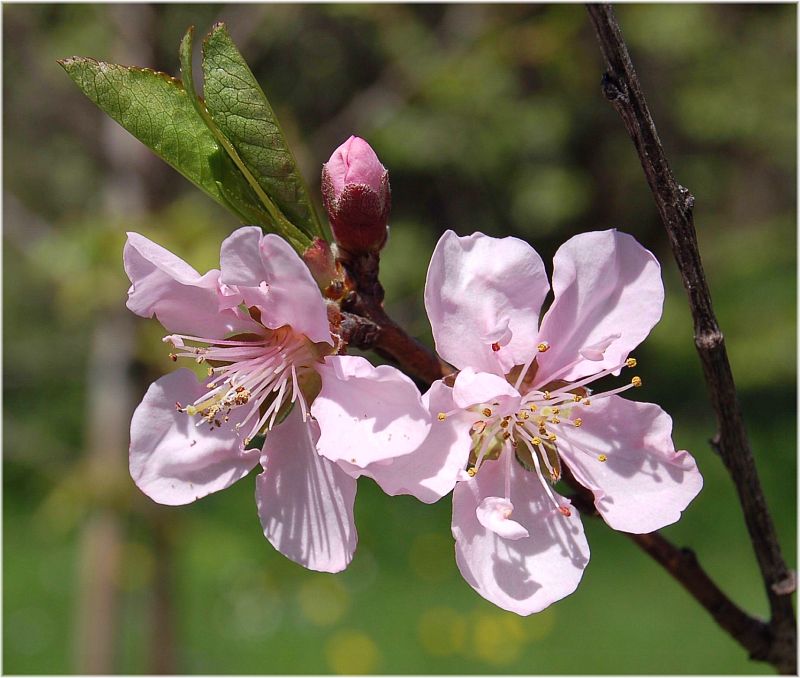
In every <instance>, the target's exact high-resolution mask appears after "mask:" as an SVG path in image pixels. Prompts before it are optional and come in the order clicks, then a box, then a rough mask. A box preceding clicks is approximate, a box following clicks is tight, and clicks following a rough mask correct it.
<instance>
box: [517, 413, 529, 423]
mask: <svg viewBox="0 0 800 678" xmlns="http://www.w3.org/2000/svg"><path fill="white" fill-rule="evenodd" d="M517 416H518V417H519V418H520V419H522V421H527V420H528V419H529V418H530V416H531V413H530V412H527V411H526V410H520V412H519V414H517Z"/></svg>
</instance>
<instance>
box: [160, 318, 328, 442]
mask: <svg viewBox="0 0 800 678" xmlns="http://www.w3.org/2000/svg"><path fill="white" fill-rule="evenodd" d="M163 341H164V342H167V343H170V344H172V345H173V346H174V347H175V348H176V349H178V351H176V352H174V353H170V358H172V360H177V359H178V358H191V359H193V360H194V361H195V362H197V363H198V364H203V363H205V364H208V365H209V367H208V380H207V381H206V384H205V386H206V388H207V389H208V392H207V393H204V394H203V395H202V396H201V397H200V398H198V399H197V400H195V401H194V402H193V403H191V404H190V405H187V406H185V407H184V406H182V405H181V404H180V403H176V407H177V408H178V410H179V411H181V412H186V414H188V415H189V416H196V415H200V419H199V420H198V422H197V425H198V426H199V425H201V424H203V423H206V424H208V425H209V426H210V427H211V428H212V429H213V428H220V427H221V426H223V425H224V424H225V423H227V422H228V421H229V419H230V415H231V412H232V411H233V410H234V409H235V408H237V407H244V406H247V407H248V409H249V413H248V414H247V415H246V416H245V418H244V419H243V420H242V421H240V422H239V423H237V424H236V425H235V426H234V430H235V431H236V432H237V433H239V432H240V431H244V432H245V433H244V436H245V437H244V444H245V445H247V444H249V443H250V441H251V440H252V439H253V438H254V437H255V436H257V435H258V434H260V433H265V432H267V431H269V430H270V429H271V428H272V427H273V426H274V425H275V422H276V420H277V419H278V417H279V416H282V415H285V414H287V413H288V411H289V409H290V408H291V406H292V405H293V404H294V403H295V402H298V403H299V405H300V408H301V410H302V412H303V421H306V419H307V418H308V416H309V414H308V400H311V399H313V397H314V395H316V392H317V391H318V390H319V379H318V377H317V372H316V367H315V366H316V364H317V363H318V362H319V360H320V358H321V356H322V354H323V353H324V348H320V345H316V344H313V343H311V342H310V341H309V340H308V339H307V338H306V337H305V336H303V335H299V334H295V333H294V332H293V331H292V330H291V328H289V327H288V326H284V327H281V328H279V329H277V330H271V329H268V328H264V333H263V334H246V335H239V336H238V337H232V338H231V339H206V338H202V337H192V336H187V335H182V334H171V335H169V336H167V337H164V340H163ZM187 341H188V342H192V343H193V344H200V345H198V346H195V345H187V344H186V342H187Z"/></svg>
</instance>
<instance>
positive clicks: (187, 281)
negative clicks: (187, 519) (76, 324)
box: [124, 227, 430, 572]
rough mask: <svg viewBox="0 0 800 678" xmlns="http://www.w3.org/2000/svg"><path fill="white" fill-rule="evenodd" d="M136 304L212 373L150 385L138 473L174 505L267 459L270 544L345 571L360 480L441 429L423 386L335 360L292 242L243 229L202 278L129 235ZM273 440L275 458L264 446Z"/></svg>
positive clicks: (143, 484) (131, 299) (182, 354)
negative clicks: (433, 428) (256, 442)
mask: <svg viewBox="0 0 800 678" xmlns="http://www.w3.org/2000/svg"><path fill="white" fill-rule="evenodd" d="M124 262H125V270H126V272H127V273H128V276H129V278H130V280H131V283H132V284H131V287H130V290H129V291H128V307H129V308H130V309H131V310H132V311H134V312H135V313H137V314H138V315H141V316H144V317H150V316H153V315H155V317H156V318H158V320H159V321H160V322H161V324H162V325H163V326H164V327H165V328H166V329H167V330H168V331H169V332H170V333H171V334H169V335H168V336H166V337H165V338H164V341H165V342H167V343H169V344H171V345H172V347H173V353H172V354H171V357H172V358H173V360H176V361H177V360H179V359H181V358H186V359H188V360H190V361H192V362H193V363H197V364H199V365H202V366H204V368H205V370H206V374H205V378H204V379H203V380H202V382H201V381H199V380H198V379H197V377H196V376H195V374H194V373H193V372H192V371H191V370H188V369H185V368H184V369H179V370H177V371H175V372H172V373H170V374H167V375H166V376H164V377H161V378H160V379H159V380H158V381H156V382H155V383H154V384H152V385H151V386H150V388H149V389H148V391H147V393H146V394H145V396H144V399H143V400H142V402H141V404H140V405H139V406H138V407H137V409H136V411H135V412H134V415H133V419H132V422H131V447H130V470H131V475H132V477H133V479H134V481H135V482H136V484H137V485H138V486H139V488H140V489H141V490H142V491H143V492H144V493H145V494H147V495H148V496H149V497H151V498H152V499H154V500H155V501H157V502H160V503H162V504H171V505H178V504H187V503H190V502H192V501H195V500H196V499H199V498H201V497H203V496H206V495H208V494H210V493H212V492H216V491H218V490H221V489H224V488H226V487H228V486H229V485H231V484H233V483H234V482H236V481H237V480H239V479H240V478H242V477H244V476H245V475H247V474H248V473H249V472H250V471H251V470H252V469H253V467H255V466H256V465H257V464H258V463H260V464H261V466H262V468H263V472H262V473H261V475H259V476H258V479H257V481H256V503H257V505H258V513H259V517H260V519H261V523H262V526H263V528H264V534H265V536H266V537H267V539H268V540H269V541H270V543H272V544H273V546H275V548H277V549H278V550H279V551H280V552H281V553H283V554H284V555H285V556H287V557H288V558H290V559H292V560H294V561H296V562H298V563H300V564H302V565H304V566H306V567H308V568H310V569H314V570H320V571H325V572H336V571H339V570H342V569H344V568H345V567H347V565H348V563H349V562H350V560H351V559H352V556H353V552H354V550H355V547H356V540H357V538H356V529H355V526H354V523H353V503H354V501H355V492H356V478H357V477H358V476H360V475H362V471H363V469H364V467H366V466H368V465H371V464H375V463H387V462H390V461H391V460H392V459H394V458H395V457H402V456H403V455H407V454H409V453H410V452H411V451H412V450H414V449H415V448H417V447H418V446H419V444H420V443H421V442H422V440H423V439H424V438H425V436H426V435H427V433H428V430H429V429H430V418H429V414H428V410H427V408H425V407H424V406H423V404H422V401H421V399H420V395H419V392H418V391H417V389H416V387H415V386H414V384H413V382H412V381H411V380H410V379H408V378H407V377H406V376H405V375H403V374H402V373H400V372H399V371H398V370H396V369H394V368H392V367H388V366H380V367H373V366H372V365H370V364H369V362H367V361H366V360H365V359H364V358H360V357H356V356H342V355H334V350H335V337H333V336H332V334H331V330H330V325H329V322H328V315H327V309H326V305H325V302H324V300H323V298H322V296H321V294H320V292H319V289H318V287H317V285H316V283H315V282H314V279H313V278H312V276H311V273H310V272H309V270H308V269H307V268H306V266H305V264H304V263H303V262H302V260H301V259H300V257H299V256H298V255H297V254H296V253H295V252H294V250H292V248H291V247H290V246H289V245H288V244H287V243H286V242H285V241H284V240H282V239H281V238H280V237H278V236H276V235H266V236H262V234H261V231H260V229H258V228H256V227H244V228H240V229H239V230H237V231H235V232H234V233H233V234H231V235H230V236H229V237H228V238H227V239H226V240H225V241H224V242H223V243H222V248H221V253H220V270H212V271H209V272H208V273H206V274H205V275H200V274H199V273H198V272H197V271H195V270H194V269H193V268H192V267H191V266H189V265H188V264H187V263H185V262H184V261H182V260H181V259H179V258H178V257H176V256H175V255H173V254H171V253H170V252H168V251H167V250H165V249H164V248H162V247H160V246H159V245H157V244H155V243H153V242H151V241H150V240H148V239H147V238H145V237H143V236H141V235H138V234H136V233H129V234H128V242H127V243H126V245H125V251H124ZM259 435H265V442H264V445H263V449H262V450H259V449H253V448H251V444H252V441H253V439H254V438H255V437H256V436H259Z"/></svg>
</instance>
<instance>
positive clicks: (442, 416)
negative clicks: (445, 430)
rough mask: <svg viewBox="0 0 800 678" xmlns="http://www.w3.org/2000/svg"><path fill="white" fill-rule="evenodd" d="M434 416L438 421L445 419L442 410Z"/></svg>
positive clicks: (445, 416)
mask: <svg viewBox="0 0 800 678" xmlns="http://www.w3.org/2000/svg"><path fill="white" fill-rule="evenodd" d="M436 418H437V419H438V420H439V421H444V420H445V419H447V415H446V414H445V413H444V412H439V414H437V415H436Z"/></svg>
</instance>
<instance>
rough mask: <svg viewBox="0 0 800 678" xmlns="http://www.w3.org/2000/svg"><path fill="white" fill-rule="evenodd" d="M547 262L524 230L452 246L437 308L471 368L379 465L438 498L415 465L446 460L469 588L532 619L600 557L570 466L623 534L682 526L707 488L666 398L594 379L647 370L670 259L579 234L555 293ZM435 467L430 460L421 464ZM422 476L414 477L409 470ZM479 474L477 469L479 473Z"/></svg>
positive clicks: (438, 322)
mask: <svg viewBox="0 0 800 678" xmlns="http://www.w3.org/2000/svg"><path fill="white" fill-rule="evenodd" d="M548 291H549V286H548V283H547V277H546V274H545V269H544V265H543V263H542V260H541V258H540V257H539V255H538V254H537V253H536V252H535V251H534V250H533V249H532V248H531V247H530V246H529V245H528V244H527V243H525V242H523V241H521V240H518V239H516V238H510V237H509V238H503V239H496V238H491V237H488V236H486V235H483V234H482V233H475V234H473V235H471V236H468V237H458V236H457V235H456V234H455V233H453V232H452V231H448V232H446V233H445V234H444V235H443V236H442V238H441V239H440V240H439V243H438V245H437V246H436V250H435V251H434V253H433V257H432V260H431V263H430V267H429V269H428V278H427V282H426V286H425V305H426V308H427V311H428V315H429V317H430V321H431V326H432V329H433V336H434V339H435V341H436V348H437V350H438V352H439V355H440V356H441V357H442V358H443V359H444V360H446V361H448V362H450V363H452V364H453V365H454V366H455V367H456V368H458V369H459V370H460V372H459V373H458V376H457V377H456V378H455V380H454V382H451V383H452V386H449V385H446V384H445V383H444V382H437V383H435V384H434V385H433V387H432V388H431V391H430V392H429V393H428V394H426V396H424V401H425V403H426V405H427V406H428V407H429V408H430V410H431V412H432V414H433V415H434V416H435V417H436V418H437V419H438V423H437V422H434V424H433V428H432V429H431V433H430V435H429V437H428V439H427V440H426V441H425V442H424V443H423V444H422V446H421V447H420V449H419V450H418V451H417V452H416V453H415V454H412V455H409V456H408V457H404V458H402V459H398V460H396V462H395V463H393V464H392V465H391V466H390V467H389V468H390V469H391V468H395V469H397V470H399V471H401V473H400V475H398V474H394V475H393V476H392V477H391V478H390V477H388V475H389V474H388V473H384V472H383V471H382V470H381V469H380V468H378V467H370V468H368V469H367V471H368V473H370V474H371V475H372V476H373V477H375V478H376V480H377V481H378V482H379V483H380V484H381V485H382V486H383V487H384V489H386V490H387V491H390V492H408V493H411V494H415V495H417V496H419V497H420V498H424V496H423V495H424V486H426V485H430V484H431V482H432V480H431V479H428V480H426V481H420V480H419V478H418V477H415V476H414V474H415V473H417V475H419V468H418V467H415V466H414V463H415V460H418V459H425V460H426V463H428V464H431V460H435V462H436V467H435V473H434V472H432V471H429V475H431V478H435V480H436V483H437V484H438V487H440V488H443V487H446V486H447V484H448V483H450V484H451V485H452V484H454V483H456V485H455V490H454V494H453V523H452V530H453V536H454V537H455V540H456V560H457V564H458V567H459V569H460V571H461V573H462V574H463V576H464V578H465V579H466V580H467V582H468V583H469V584H470V585H471V586H472V587H473V588H474V589H475V590H476V591H477V592H478V593H479V594H480V595H482V596H483V597H485V598H486V599H488V600H490V601H491V602H493V603H495V604H496V605H498V606H500V607H502V608H504V609H506V610H511V611H513V612H516V613H518V614H521V615H527V614H531V613H534V612H538V611H540V610H542V609H544V608H545V607H547V606H548V605H550V604H551V603H553V602H555V601H556V600H559V599H561V598H563V597H564V596H566V595H569V594H570V593H572V592H573V591H574V590H575V588H576V587H577V586H578V583H579V582H580V579H581V577H582V574H583V570H584V568H585V567H586V565H587V563H588V561H589V547H588V544H587V543H586V538H585V536H584V533H583V528H582V526H581V522H580V518H579V516H578V515H577V512H576V511H575V510H574V509H573V508H572V506H571V505H570V502H569V500H568V499H567V498H565V497H564V496H562V495H561V494H560V493H559V492H558V491H557V490H556V489H555V487H554V486H555V485H556V483H557V482H558V481H559V480H560V479H561V477H562V473H564V468H565V467H566V468H567V469H569V471H570V472H571V473H572V475H573V476H574V478H575V479H576V480H577V481H578V482H579V483H581V484H583V485H584V486H585V487H587V488H588V489H590V490H591V491H592V492H593V494H594V499H595V506H596V508H597V511H598V512H599V514H600V515H601V516H602V517H603V518H604V519H605V521H606V522H607V523H608V524H609V525H610V526H611V527H613V528H616V529H618V530H623V531H627V532H634V533H644V532H651V531H653V530H656V529H658V528H660V527H663V526H665V525H669V524H670V523H673V522H675V521H676V520H678V518H679V517H680V514H681V512H682V511H683V510H684V509H685V508H686V506H687V505H688V504H689V502H690V501H691V500H692V499H693V498H694V497H695V496H696V495H697V493H698V492H699V491H700V488H701V487H702V477H701V475H700V473H699V472H698V470H697V466H696V464H695V462H694V459H693V458H692V457H691V455H689V453H688V452H686V451H676V450H675V447H674V445H673V443H672V439H671V431H672V421H671V419H670V417H669V416H668V415H667V414H666V413H665V412H664V411H663V410H661V408H660V407H658V406H657V405H653V404H649V403H641V402H633V401H629V400H626V399H624V398H621V397H620V396H619V395H618V394H620V393H622V392H624V391H626V390H628V389H630V388H635V387H637V386H641V384H642V381H641V379H640V378H639V377H637V376H634V377H633V378H632V379H630V380H629V381H628V382H627V383H626V384H624V385H622V386H619V387H617V388H612V389H610V390H605V391H602V392H593V390H592V388H591V385H592V384H593V383H594V382H595V381H596V380H598V379H600V378H602V377H605V376H607V375H619V374H620V372H621V371H622V370H623V369H629V368H632V367H635V366H636V360H635V359H633V358H630V357H629V354H630V352H631V351H632V350H633V349H634V348H635V347H636V346H637V345H638V344H639V343H640V342H641V341H642V340H643V339H644V338H645V337H646V336H647V335H648V333H649V332H650V330H651V329H652V327H653V326H654V325H655V323H656V322H658V320H659V318H660V316H661V309H662V304H663V299H664V291H663V286H662V283H661V275H660V267H659V265H658V262H657V261H656V259H655V257H654V256H653V255H652V254H651V253H650V252H648V251H647V250H645V249H644V248H643V247H641V245H639V244H638V243H637V242H636V241H635V240H634V239H633V238H632V237H631V236H629V235H625V234H623V233H619V232H617V231H614V230H609V231H602V232H593V233H585V234H582V235H578V236H575V237H573V238H572V239H571V240H569V241H568V242H566V243H565V244H564V245H563V246H562V247H561V248H560V249H559V250H558V252H557V253H556V256H555V261H554V269H553V293H554V301H553V303H552V305H551V306H550V308H549V309H548V311H547V312H546V313H545V314H544V316H543V317H542V319H541V323H540V322H539V314H540V311H541V306H542V303H543V301H544V299H545V297H546V296H547V293H548ZM417 463H419V462H417ZM404 469H409V471H408V478H407V479H404V478H403V477H401V476H402V471H403V470H404ZM465 470H466V471H465Z"/></svg>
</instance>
